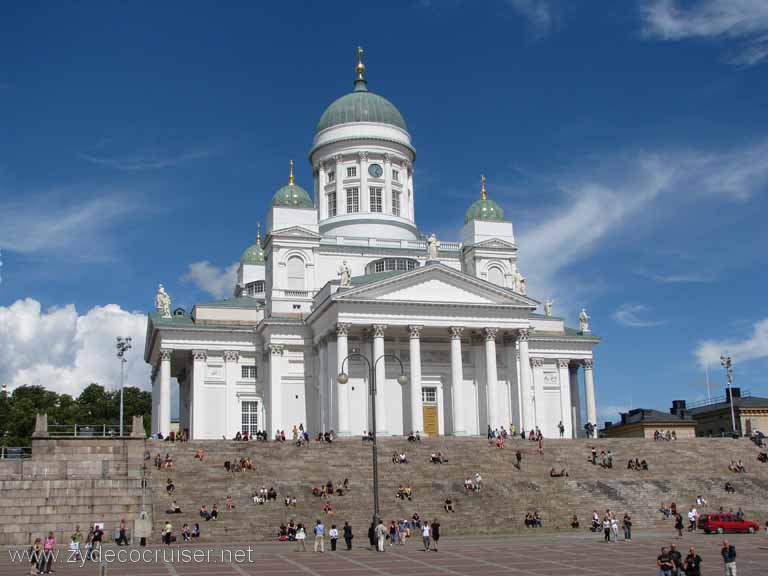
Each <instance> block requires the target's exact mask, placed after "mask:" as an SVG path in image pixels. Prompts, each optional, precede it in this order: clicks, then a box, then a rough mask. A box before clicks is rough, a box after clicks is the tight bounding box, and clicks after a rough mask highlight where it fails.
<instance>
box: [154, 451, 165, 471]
mask: <svg viewBox="0 0 768 576" xmlns="http://www.w3.org/2000/svg"><path fill="white" fill-rule="evenodd" d="M162 467H163V458H162V456H160V452H158V453H157V454H155V468H157V469H158V470H160V468H162Z"/></svg>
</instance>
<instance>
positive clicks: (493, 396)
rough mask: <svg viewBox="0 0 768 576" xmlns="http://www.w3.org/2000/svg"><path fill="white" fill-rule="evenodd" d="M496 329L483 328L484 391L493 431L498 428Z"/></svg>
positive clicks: (489, 421)
mask: <svg viewBox="0 0 768 576" xmlns="http://www.w3.org/2000/svg"><path fill="white" fill-rule="evenodd" d="M498 331H499V329H498V328H485V330H484V332H485V377H486V382H485V386H486V391H487V400H488V424H490V425H491V429H492V430H495V429H496V428H498V427H499V422H498V417H497V414H498V402H499V394H498V392H497V391H496V389H497V388H498V380H499V376H498V371H497V368H496V333H497V332H498Z"/></svg>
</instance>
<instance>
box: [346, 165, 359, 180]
mask: <svg viewBox="0 0 768 576" xmlns="http://www.w3.org/2000/svg"><path fill="white" fill-rule="evenodd" d="M355 176H357V166H350V167H349V168H347V178H354V177H355Z"/></svg>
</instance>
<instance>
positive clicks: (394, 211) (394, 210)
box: [392, 190, 400, 216]
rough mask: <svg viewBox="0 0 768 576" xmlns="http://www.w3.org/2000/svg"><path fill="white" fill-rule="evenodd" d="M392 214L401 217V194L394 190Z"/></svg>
mask: <svg viewBox="0 0 768 576" xmlns="http://www.w3.org/2000/svg"><path fill="white" fill-rule="evenodd" d="M392 214H394V215H395V216H400V192H397V191H396V190H392Z"/></svg>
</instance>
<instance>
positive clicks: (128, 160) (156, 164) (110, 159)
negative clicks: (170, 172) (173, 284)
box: [80, 148, 213, 172]
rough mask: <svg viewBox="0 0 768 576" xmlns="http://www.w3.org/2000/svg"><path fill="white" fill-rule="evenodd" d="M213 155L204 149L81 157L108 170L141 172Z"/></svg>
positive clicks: (84, 155) (83, 155) (152, 150)
mask: <svg viewBox="0 0 768 576" xmlns="http://www.w3.org/2000/svg"><path fill="white" fill-rule="evenodd" d="M212 153H213V152H212V150H208V149H204V148H199V149H193V150H188V151H185V152H181V153H179V154H168V153H165V152H160V151H159V150H154V149H151V150H148V151H146V152H144V153H141V154H133V155H130V156H96V155H93V154H81V155H80V156H81V157H82V158H83V159H84V160H87V161H88V162H91V163H93V164H98V165H100V166H107V167H108V168H114V169H115V170H122V171H125V172H139V171H143V170H161V169H163V168H172V167H174V166H178V165H179V164H184V163H186V162H191V161H193V160H200V159H203V158H208V157H209V156H211V154H212Z"/></svg>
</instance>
